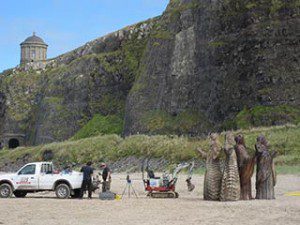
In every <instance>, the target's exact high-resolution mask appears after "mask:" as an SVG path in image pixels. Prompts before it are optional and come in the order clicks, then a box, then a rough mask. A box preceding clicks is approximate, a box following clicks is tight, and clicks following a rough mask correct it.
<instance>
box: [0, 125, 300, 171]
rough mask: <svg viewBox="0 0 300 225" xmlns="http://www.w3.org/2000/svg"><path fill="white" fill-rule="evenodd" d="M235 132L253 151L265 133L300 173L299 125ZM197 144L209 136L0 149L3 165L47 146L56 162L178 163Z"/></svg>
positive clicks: (35, 156)
mask: <svg viewBox="0 0 300 225" xmlns="http://www.w3.org/2000/svg"><path fill="white" fill-rule="evenodd" d="M235 133H242V134H244V135H245V139H246V144H247V146H248V148H249V150H250V151H251V152H252V154H253V153H254V144H255V140H256V137H257V136H258V135H260V134H264V135H265V136H266V137H267V139H268V140H269V142H270V144H271V146H272V149H274V150H276V151H278V153H279V156H278V157H277V158H276V164H277V165H281V166H287V165H288V166H298V167H297V168H298V169H297V170H298V172H299V173H300V171H299V168H300V167H299V165H300V142H299V137H300V125H298V126H278V127H270V128H256V129H251V130H240V131H236V132H235ZM221 141H222V143H223V142H224V134H222V136H221ZM197 147H202V148H204V149H205V150H207V149H208V139H196V138H193V139H190V138H186V137H177V136H146V135H135V136H131V137H127V138H125V139H123V138H121V137H120V136H118V135H104V136H96V137H92V138H86V139H81V140H75V141H65V142H61V143H52V144H47V145H42V146H37V147H28V148H24V147H22V148H18V149H16V150H2V151H0V165H1V164H2V165H3V164H5V163H9V162H15V161H17V160H22V158H23V157H24V156H27V157H29V158H30V159H31V160H32V161H40V160H42V155H43V152H44V151H46V150H52V151H53V153H54V160H53V161H54V162H56V163H64V162H75V163H85V162H86V161H88V160H91V161H93V162H100V161H106V160H108V161H116V160H118V159H121V158H125V157H128V156H136V157H144V156H152V157H153V158H155V157H156V158H161V157H163V158H165V159H167V160H169V161H170V163H177V162H180V161H187V160H190V159H193V158H199V159H200V156H199V155H198V154H197V153H196V152H195V149H196V148H197ZM284 171H286V170H284Z"/></svg>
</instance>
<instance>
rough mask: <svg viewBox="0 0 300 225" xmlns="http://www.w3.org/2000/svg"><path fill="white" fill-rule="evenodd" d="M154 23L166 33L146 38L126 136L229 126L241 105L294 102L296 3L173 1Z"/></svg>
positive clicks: (129, 106)
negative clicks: (159, 36)
mask: <svg viewBox="0 0 300 225" xmlns="http://www.w3.org/2000/svg"><path fill="white" fill-rule="evenodd" d="M158 24H159V25H160V27H159V28H158V30H159V31H157V32H161V35H164V37H165V38H164V39H161V38H157V37H156V36H154V37H151V38H150V40H149V43H148V47H147V50H146V54H145V58H144V60H143V62H144V64H145V65H144V68H143V69H144V70H143V72H142V73H141V74H140V77H139V80H138V81H137V82H136V84H138V86H139V89H138V90H135V91H134V92H133V91H131V92H130V95H129V97H128V104H127V110H126V112H127V113H128V114H127V117H126V119H127V120H126V129H125V130H126V132H127V133H128V134H129V133H136V132H140V131H142V132H149V131H150V132H151V131H154V132H164V129H165V128H166V126H169V127H168V128H169V129H171V130H174V131H176V133H181V132H182V131H183V132H185V133H196V134H197V133H199V132H200V133H201V132H204V131H207V130H210V129H218V128H224V127H226V126H229V128H230V127H234V126H235V124H233V123H234V122H235V121H234V119H235V116H236V115H237V114H239V113H240V112H241V111H242V110H243V109H244V108H250V109H251V108H255V107H256V106H258V105H260V106H269V107H265V111H268V110H269V109H272V107H274V106H278V105H289V106H294V107H296V108H297V107H299V103H300V102H299V97H300V91H299V90H300V85H299V79H300V78H299V72H300V67H299V48H300V45H299V34H300V33H299V24H300V18H299V2H298V1H230V0H229V1H206V0H201V1H193V0H190V1H189V0H182V1H171V3H170V6H169V8H168V9H167V10H166V12H165V14H164V15H163V16H162V17H161V19H160V22H158ZM153 32H155V31H153ZM167 34H168V35H167ZM136 84H135V85H136ZM287 111H289V110H287ZM291 111H292V109H291ZM149 112H152V113H149ZM266 113H267V112H266ZM281 113H282V114H287V112H286V111H285V110H283V112H281ZM279 114H280V112H279ZM296 114H297V115H298V117H299V110H297V112H296ZM186 117H187V118H191V117H192V118H193V121H187V119H183V118H186ZM282 117H284V116H282ZM296 117H297V116H296ZM183 120H185V121H183ZM170 121H171V122H170ZM277 122H278V123H280V121H277ZM277 122H276V121H275V122H274V123H277ZM281 122H282V121H281ZM178 125H179V127H178ZM269 125H271V124H269ZM170 127H171V128H170ZM183 127H185V128H186V129H184V128H183Z"/></svg>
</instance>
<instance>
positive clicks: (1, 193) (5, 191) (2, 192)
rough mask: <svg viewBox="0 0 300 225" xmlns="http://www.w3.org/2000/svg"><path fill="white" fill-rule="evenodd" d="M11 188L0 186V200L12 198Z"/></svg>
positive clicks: (7, 185)
mask: <svg viewBox="0 0 300 225" xmlns="http://www.w3.org/2000/svg"><path fill="white" fill-rule="evenodd" d="M12 193H13V191H12V187H11V186H10V185H9V184H7V183H5V184H1V185H0V198H9V197H11V196H12Z"/></svg>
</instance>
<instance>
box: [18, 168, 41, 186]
mask: <svg viewBox="0 0 300 225" xmlns="http://www.w3.org/2000/svg"><path fill="white" fill-rule="evenodd" d="M16 187H17V189H18V190H36V189H38V175H37V171H36V165H35V164H29V165H26V166H25V167H23V168H22V169H21V170H20V171H19V172H18V175H17V177H16Z"/></svg>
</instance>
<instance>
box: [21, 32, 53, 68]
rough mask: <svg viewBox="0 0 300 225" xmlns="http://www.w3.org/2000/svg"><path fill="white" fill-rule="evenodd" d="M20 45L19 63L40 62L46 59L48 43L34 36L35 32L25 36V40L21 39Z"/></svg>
mask: <svg viewBox="0 0 300 225" xmlns="http://www.w3.org/2000/svg"><path fill="white" fill-rule="evenodd" d="M20 45H21V62H20V64H21V65H23V64H26V63H33V62H37V63H41V62H45V61H46V60H47V47H48V45H47V44H46V43H45V42H44V41H43V39H42V38H40V37H38V36H36V35H35V33H33V35H32V36H30V37H28V38H26V39H25V41H23V42H22V43H21V44H20Z"/></svg>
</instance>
